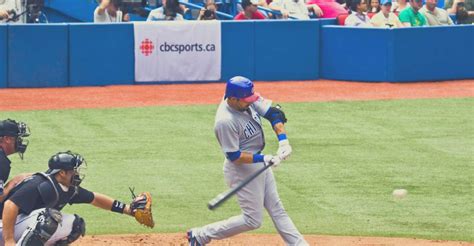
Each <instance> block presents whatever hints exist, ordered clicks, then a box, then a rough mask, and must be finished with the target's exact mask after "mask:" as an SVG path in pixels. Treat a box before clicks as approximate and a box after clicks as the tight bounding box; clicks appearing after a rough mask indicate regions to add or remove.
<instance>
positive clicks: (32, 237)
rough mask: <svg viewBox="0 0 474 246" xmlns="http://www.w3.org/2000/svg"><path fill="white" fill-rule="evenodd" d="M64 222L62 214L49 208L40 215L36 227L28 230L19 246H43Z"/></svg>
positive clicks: (33, 226)
mask: <svg viewBox="0 0 474 246" xmlns="http://www.w3.org/2000/svg"><path fill="white" fill-rule="evenodd" d="M61 221H62V215H61V212H59V211H58V210H56V209H51V208H47V209H45V210H44V211H43V212H41V213H40V214H39V215H38V218H37V221H36V222H35V224H34V225H32V226H30V227H28V228H27V230H26V231H25V232H24V233H23V235H22V237H21V238H20V240H19V241H18V243H17V245H20V246H37V245H38V246H42V245H44V243H45V242H46V241H48V240H49V239H50V238H51V236H53V234H54V233H55V232H56V230H57V229H58V225H59V224H60V223H61Z"/></svg>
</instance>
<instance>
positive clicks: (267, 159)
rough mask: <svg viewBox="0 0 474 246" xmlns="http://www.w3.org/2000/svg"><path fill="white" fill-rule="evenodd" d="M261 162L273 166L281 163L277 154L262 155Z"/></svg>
mask: <svg viewBox="0 0 474 246" xmlns="http://www.w3.org/2000/svg"><path fill="white" fill-rule="evenodd" d="M263 163H264V164H265V166H268V165H273V167H277V166H278V165H280V163H281V159H280V157H278V156H273V155H265V156H264V157H263Z"/></svg>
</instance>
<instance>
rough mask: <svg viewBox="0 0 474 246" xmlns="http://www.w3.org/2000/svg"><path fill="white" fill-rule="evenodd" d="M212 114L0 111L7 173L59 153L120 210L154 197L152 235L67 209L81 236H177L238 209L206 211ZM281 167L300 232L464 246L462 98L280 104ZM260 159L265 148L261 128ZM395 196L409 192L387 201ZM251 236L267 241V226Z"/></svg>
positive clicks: (465, 105)
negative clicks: (17, 151) (18, 124)
mask: <svg viewBox="0 0 474 246" xmlns="http://www.w3.org/2000/svg"><path fill="white" fill-rule="evenodd" d="M216 107H217V106H216V105H211V106H173V107H144V108H127V109H87V110H55V111H24V112H0V118H7V117H8V118H14V119H18V120H22V121H25V122H27V123H28V124H29V125H30V128H31V131H32V135H31V137H30V143H31V144H30V146H29V149H28V151H27V153H26V158H25V161H24V162H20V160H19V158H18V156H17V155H15V156H13V157H12V158H11V159H12V161H13V162H14V163H13V170H12V174H16V173H18V172H31V171H43V170H46V167H47V160H48V159H49V157H50V156H51V155H52V154H54V153H56V152H58V151H62V150H68V149H70V150H73V151H76V152H78V153H80V154H82V155H83V156H84V157H85V158H86V160H87V162H88V170H87V177H86V180H85V181H84V183H83V187H85V188H88V189H90V190H92V191H97V192H101V193H104V194H107V195H110V196H112V197H114V198H117V199H119V200H122V201H127V202H128V201H129V200H130V194H129V191H128V187H129V186H134V187H135V189H136V191H150V192H152V194H153V195H154V202H155V205H154V207H153V209H154V216H155V222H156V225H157V226H156V227H155V229H153V230H148V229H146V228H144V227H141V226H139V225H138V224H136V223H135V222H134V220H133V218H131V217H128V216H120V215H118V214H116V213H111V212H106V211H103V210H99V209H95V208H93V207H92V206H90V205H74V206H71V207H68V208H67V209H66V211H68V212H73V213H78V214H80V215H82V216H83V217H84V218H85V219H86V223H87V231H88V234H111V233H114V234H115V233H147V232H184V231H185V230H186V229H188V228H190V227H195V226H200V225H204V224H207V223H210V222H214V221H217V220H221V219H225V218H228V217H230V216H232V215H236V214H238V213H239V212H240V210H239V208H238V206H237V204H236V202H235V200H230V201H228V202H227V203H226V204H225V205H224V206H223V207H221V208H219V209H218V210H217V211H215V212H211V211H209V210H207V208H206V204H207V202H208V201H209V200H210V199H211V198H213V197H214V196H215V195H216V194H218V193H220V192H222V191H224V190H225V189H226V186H225V184H224V179H223V174H222V161H223V158H224V157H223V155H222V153H221V152H220V148H219V146H218V143H217V141H216V139H215V137H214V132H213V123H214V113H215V109H216ZM283 107H284V109H285V111H286V112H287V117H288V119H289V122H288V124H287V130H288V136H289V138H290V142H291V144H292V146H293V150H294V151H293V155H292V157H291V158H290V160H288V161H286V162H285V163H283V164H282V165H281V166H280V167H279V168H277V169H275V170H274V171H275V175H276V178H277V182H278V189H279V192H280V196H281V198H282V200H283V203H284V205H285V207H286V209H287V211H288V213H289V214H290V216H291V217H292V219H293V220H294V222H295V224H296V225H297V227H298V228H299V229H300V230H301V232H302V233H304V234H328V235H362V236H393V237H419V238H428V239H445V240H464V241H474V234H473V231H474V222H473V221H474V218H473V215H474V203H473V197H474V190H473V180H474V177H473V176H474V99H473V98H468V99H436V100H394V101H367V102H329V103H285V104H283ZM266 139H267V147H266V151H265V152H266V153H270V152H276V149H277V141H276V137H275V136H274V135H273V134H272V132H271V129H270V127H269V124H267V123H266ZM395 188H405V189H407V190H408V191H409V195H408V197H407V198H406V199H404V200H401V201H396V200H394V199H393V198H392V196H391V192H392V190H393V189H395ZM258 232H261V233H275V230H274V228H273V225H272V224H271V220H270V219H269V218H268V217H267V218H266V219H265V223H264V225H263V227H262V228H261V229H259V230H258Z"/></svg>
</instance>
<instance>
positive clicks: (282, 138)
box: [278, 133, 288, 141]
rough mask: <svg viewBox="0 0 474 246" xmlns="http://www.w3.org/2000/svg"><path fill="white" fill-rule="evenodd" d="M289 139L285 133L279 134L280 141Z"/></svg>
mask: <svg viewBox="0 0 474 246" xmlns="http://www.w3.org/2000/svg"><path fill="white" fill-rule="evenodd" d="M287 139H288V138H287V137H286V134H285V133H282V134H278V141H283V140H287Z"/></svg>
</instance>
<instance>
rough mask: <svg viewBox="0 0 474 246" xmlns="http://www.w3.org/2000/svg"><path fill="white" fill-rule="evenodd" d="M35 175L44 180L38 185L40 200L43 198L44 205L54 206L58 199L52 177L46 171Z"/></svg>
mask: <svg viewBox="0 0 474 246" xmlns="http://www.w3.org/2000/svg"><path fill="white" fill-rule="evenodd" d="M36 175H38V176H41V177H43V178H44V179H45V181H44V182H42V183H41V184H39V185H38V192H39V194H40V196H41V200H43V203H44V204H45V207H47V208H54V207H56V205H57V204H58V201H59V191H58V188H57V187H56V185H55V184H54V181H53V179H52V178H51V176H50V175H48V174H46V173H36Z"/></svg>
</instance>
